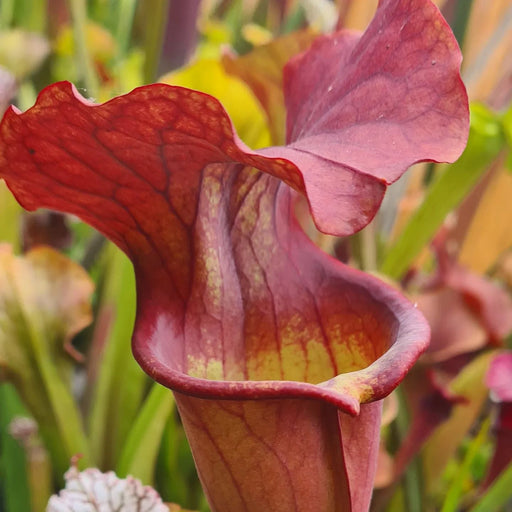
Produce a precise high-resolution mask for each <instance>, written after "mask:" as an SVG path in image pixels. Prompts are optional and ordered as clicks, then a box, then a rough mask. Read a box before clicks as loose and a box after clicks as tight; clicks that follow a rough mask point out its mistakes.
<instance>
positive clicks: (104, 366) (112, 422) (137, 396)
mask: <svg viewBox="0 0 512 512" xmlns="http://www.w3.org/2000/svg"><path fill="white" fill-rule="evenodd" d="M103 263H104V264H103V270H104V275H105V281H104V282H103V285H102V290H101V292H100V298H99V304H100V306H99V311H98V320H97V329H96V334H95V341H94V345H93V348H94V346H95V345H96V344H97V345H99V346H104V351H103V353H101V354H100V355H99V356H98V352H99V350H100V349H99V348H98V350H95V351H94V352H91V357H98V358H99V359H98V360H97V361H96V362H92V363H91V364H93V372H97V374H98V378H97V380H96V384H95V387H94V392H93V396H92V409H91V413H90V416H89V432H90V440H91V450H92V453H93V454H94V458H95V460H96V462H97V464H98V466H99V467H100V468H104V469H106V468H112V467H114V466H115V465H116V463H117V461H118V458H119V455H120V453H121V450H122V449H123V446H124V444H125V442H126V438H127V436H128V433H129V432H130V429H131V427H132V425H133V422H134V421H135V418H136V416H137V414H138V411H139V408H140V405H141V402H142V397H143V395H144V392H145V390H146V386H147V383H148V378H147V377H146V374H145V373H144V372H143V371H142V370H141V369H140V367H139V365H138V364H137V363H136V361H135V359H134V358H133V355H132V351H131V347H130V342H131V336H132V331H133V325H134V322H135V277H134V273H133V267H132V264H131V263H130V261H129V260H128V258H127V257H126V256H125V255H124V254H123V253H122V252H121V251H120V250H119V249H118V248H117V247H115V246H114V245H110V246H109V247H108V249H107V250H106V251H105V260H104V262H103ZM105 330H106V333H105V332H104V331H105ZM103 337H104V338H103ZM94 365H98V368H95V367H94Z"/></svg>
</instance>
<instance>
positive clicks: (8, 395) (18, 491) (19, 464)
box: [0, 384, 30, 512]
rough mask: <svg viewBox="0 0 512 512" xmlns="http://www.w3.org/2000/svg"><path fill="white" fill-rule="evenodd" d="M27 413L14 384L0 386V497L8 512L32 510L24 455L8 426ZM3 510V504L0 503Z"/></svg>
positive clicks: (0, 508)
mask: <svg viewBox="0 0 512 512" xmlns="http://www.w3.org/2000/svg"><path fill="white" fill-rule="evenodd" d="M22 414H26V409H25V407H23V404H22V403H21V401H20V399H19V398H18V395H17V393H16V390H15V389H14V388H13V387H12V385H11V384H1V385H0V446H1V447H2V450H1V451H0V496H1V497H2V498H3V499H4V502H3V505H4V506H5V510H6V511H8V512H11V511H12V512H15V511H18V510H20V511H21V510H30V493H29V486H28V482H27V471H26V466H25V453H24V451H23V448H22V447H21V446H20V444H19V443H18V442H17V441H16V440H14V439H13V437H12V436H11V435H10V434H9V424H10V423H11V421H12V419H13V418H14V417H16V416H19V415H22ZM0 510H4V509H3V508H2V503H1V502H0Z"/></svg>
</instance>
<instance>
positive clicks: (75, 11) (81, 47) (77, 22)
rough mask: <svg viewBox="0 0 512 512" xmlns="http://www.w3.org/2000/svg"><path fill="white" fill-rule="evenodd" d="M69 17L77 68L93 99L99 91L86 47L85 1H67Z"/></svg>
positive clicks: (96, 77) (96, 76)
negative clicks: (69, 11)
mask: <svg viewBox="0 0 512 512" xmlns="http://www.w3.org/2000/svg"><path fill="white" fill-rule="evenodd" d="M69 6H70V10H71V17H72V19H73V34H74V37H75V45H76V53H77V57H78V67H79V69H80V71H81V75H82V78H83V80H84V84H85V87H86V89H87V94H88V95H89V96H93V97H95V96H96V95H97V94H98V91H99V81H98V75H97V74H96V71H95V69H94V63H93V60H92V57H91V54H90V53H89V49H88V47H87V32H86V27H87V8H86V2H85V0H69Z"/></svg>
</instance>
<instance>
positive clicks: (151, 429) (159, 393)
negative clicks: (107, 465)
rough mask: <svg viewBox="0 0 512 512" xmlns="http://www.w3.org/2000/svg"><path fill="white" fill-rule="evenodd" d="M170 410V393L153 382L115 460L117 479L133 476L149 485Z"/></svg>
mask: <svg viewBox="0 0 512 512" xmlns="http://www.w3.org/2000/svg"><path fill="white" fill-rule="evenodd" d="M173 408H174V397H173V395H172V393H171V391H170V390H169V389H167V388H164V387H163V386H161V385H160V384H157V383H156V382H155V383H154V384H153V386H152V388H151V391H150V393H149V395H148V397H147V399H146V401H145V402H144V406H143V407H142V410H141V412H140V414H139V415H138V417H137V420H136V422H135V423H134V425H133V428H132V430H131V431H130V435H129V436H128V439H127V440H126V443H125V445H124V449H123V451H122V453H121V456H120V458H119V463H118V465H117V468H116V473H117V474H118V475H119V476H120V477H125V476H127V475H133V476H135V477H137V478H139V479H140V480H142V482H143V483H144V484H149V485H152V483H153V475H154V471H155V466H156V460H157V455H158V449H159V448H160V444H161V442H162V435H163V433H164V429H165V426H166V423H167V420H168V419H169V415H170V414H171V412H172V410H173Z"/></svg>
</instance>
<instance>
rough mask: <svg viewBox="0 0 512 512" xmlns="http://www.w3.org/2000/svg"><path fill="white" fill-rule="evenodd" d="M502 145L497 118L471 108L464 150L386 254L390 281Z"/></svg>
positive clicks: (384, 267) (385, 268)
mask: <svg viewBox="0 0 512 512" xmlns="http://www.w3.org/2000/svg"><path fill="white" fill-rule="evenodd" d="M504 145H505V138H504V135H503V130H502V124H501V120H500V119H499V116H497V115H496V114H494V113H493V112H491V111H490V110H489V109H487V108H486V107H484V106H483V105H479V104H474V105H472V107H471V128H470V132H469V140H468V145H467V147H466V150H465V151H464V153H463V154H462V156H461V157H460V158H459V160H457V162H455V163H454V164H452V165H450V166H447V167H446V169H445V170H444V171H443V172H442V174H441V175H440V176H439V178H437V179H436V180H435V181H434V183H433V184H432V185H431V187H430V189H429V190H428V192H427V195H426V197H425V199H424V201H423V203H422V204H421V206H420V207H419V208H418V209H417V210H416V212H415V213H414V214H413V216H412V217H411V219H410V220H409V222H408V224H407V225H406V227H405V228H404V230H403V232H402V233H401V235H400V236H399V238H398V240H397V241H396V242H395V244H394V245H393V246H392V247H391V248H390V249H389V250H388V252H387V254H386V257H385V259H384V261H383V263H382V266H381V269H380V270H381V272H382V273H384V274H386V275H388V276H390V277H392V278H393V279H400V277H402V276H403V274H404V273H405V272H406V270H407V269H408V268H409V266H410V264H411V263H412V262H413V260H414V258H415V257H416V256H417V255H418V254H419V253H420V251H421V250H422V249H423V248H424V247H425V246H426V245H427V244H428V242H429V241H430V240H431V239H432V237H433V236H434V235H435V233H436V232H437V230H438V229H439V227H440V226H441V224H442V223H443V221H444V219H445V218H446V215H447V214H448V213H449V212H450V211H452V210H453V209H454V208H456V207H457V206H458V205H459V204H460V202H461V201H462V200H463V199H464V198H465V197H466V195H467V194H468V193H469V192H470V191H471V189H472V188H473V187H474V186H475V185H476V183H477V182H478V180H479V179H480V178H481V177H482V175H483V174H484V172H485V171H486V170H487V169H488V168H489V165H490V164H491V163H492V162H493V161H494V160H495V159H496V157H497V156H498V154H499V153H500V151H501V150H502V149H503V148H504Z"/></svg>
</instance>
